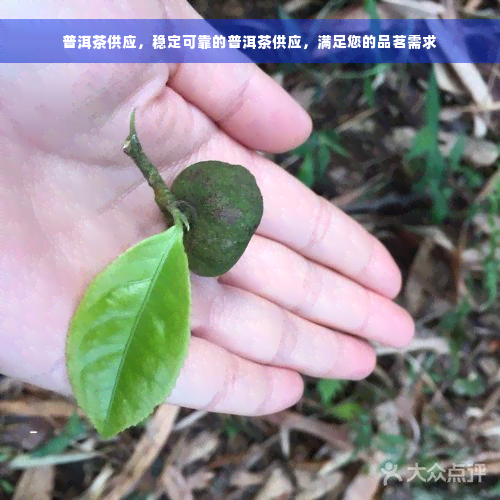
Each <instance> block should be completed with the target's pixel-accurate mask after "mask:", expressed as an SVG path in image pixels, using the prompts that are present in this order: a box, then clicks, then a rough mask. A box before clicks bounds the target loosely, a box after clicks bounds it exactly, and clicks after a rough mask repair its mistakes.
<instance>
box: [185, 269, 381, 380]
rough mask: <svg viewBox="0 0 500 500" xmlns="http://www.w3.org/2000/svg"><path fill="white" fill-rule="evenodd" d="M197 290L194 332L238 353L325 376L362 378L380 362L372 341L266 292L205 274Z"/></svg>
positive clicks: (195, 285)
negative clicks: (296, 310) (300, 312)
mask: <svg viewBox="0 0 500 500" xmlns="http://www.w3.org/2000/svg"><path fill="white" fill-rule="evenodd" d="M193 290H195V291H196V292H195V293H193V314H192V318H193V322H192V332H193V335H195V336H196V337H199V338H203V339H205V340H208V341H209V342H211V343H214V344H217V345H220V346H221V347H224V348H225V349H227V350H228V351H230V352H232V353H234V354H236V355H240V356H242V357H243V356H244V357H245V358H247V359H249V360H251V361H255V362H257V363H264V364H268V365H277V366H282V367H287V368H291V369H294V370H297V371H299V372H301V373H304V374H306V375H310V376H315V377H326V378H347V379H360V378H364V377H366V376H368V375H369V374H370V373H371V371H372V370H373V368H374V366H375V352H374V350H373V348H372V347H371V346H370V345H369V344H368V343H366V342H364V341H362V340H360V339H357V338H355V337H352V336H349V335H345V334H341V333H338V332H335V331H332V330H329V329H327V328H325V327H323V326H320V325H316V324H314V323H311V322H309V321H307V320H305V319H303V318H301V317H299V316H296V315H295V314H292V313H290V312H289V311H286V310H285V309H282V308H281V307H279V306H277V305H276V304H273V303H272V302H269V301H268V300H266V299H263V298H262V297H258V296H257V295H254V294H252V293H249V292H246V291H244V290H241V289H238V288H234V287H230V286H226V285H221V284H220V283H217V282H216V281H214V280H211V279H207V278H200V277H193Z"/></svg>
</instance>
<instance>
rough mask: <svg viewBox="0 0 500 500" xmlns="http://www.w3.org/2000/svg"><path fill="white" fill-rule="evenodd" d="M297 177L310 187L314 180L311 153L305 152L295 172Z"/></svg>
mask: <svg viewBox="0 0 500 500" xmlns="http://www.w3.org/2000/svg"><path fill="white" fill-rule="evenodd" d="M297 178H298V179H299V180H300V181H302V182H303V183H304V184H305V185H306V186H307V187H312V186H313V184H314V181H315V178H314V158H313V155H312V153H308V154H306V156H305V158H304V161H303V162H302V165H301V166H300V167H299V171H298V172H297Z"/></svg>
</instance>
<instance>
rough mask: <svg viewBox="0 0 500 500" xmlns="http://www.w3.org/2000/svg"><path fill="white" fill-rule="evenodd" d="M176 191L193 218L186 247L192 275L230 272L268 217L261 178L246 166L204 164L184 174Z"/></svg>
mask: <svg viewBox="0 0 500 500" xmlns="http://www.w3.org/2000/svg"><path fill="white" fill-rule="evenodd" d="M171 191H172V194H173V195H174V196H175V198H176V199H177V200H178V201H179V203H178V207H179V209H180V210H181V211H182V212H183V213H184V214H185V215H186V216H187V218H188V220H189V224H190V229H189V231H187V232H185V234H184V247H185V249H186V253H187V256H188V261H189V268H190V269H191V271H192V272H193V273H195V274H198V275H200V276H220V275H221V274H224V273H226V272H227V271H229V269H231V268H232V267H233V266H234V265H235V264H236V262H237V261H238V260H239V258H240V257H241V256H242V254H243V252H244V251H245V249H246V247H247V245H248V243H249V241H250V238H251V237H252V235H253V234H254V233H255V230H256V229H257V227H258V225H259V224H260V220H261V218H262V212H263V201H262V195H261V193H260V190H259V187H258V186H257V183H256V182H255V177H254V176H253V175H252V174H251V173H250V172H249V171H248V170H247V169H246V168H245V167H243V166H241V165H230V164H229V163H224V162H220V161H202V162H199V163H195V164H193V165H190V166H189V167H188V168H186V169H185V170H183V171H182V172H181V173H180V174H179V176H178V177H177V178H176V179H175V180H174V183H173V184H172V189H171Z"/></svg>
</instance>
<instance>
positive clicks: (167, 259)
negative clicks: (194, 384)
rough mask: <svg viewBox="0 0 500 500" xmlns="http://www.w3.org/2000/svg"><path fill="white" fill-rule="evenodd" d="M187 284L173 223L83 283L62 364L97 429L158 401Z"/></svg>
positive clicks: (176, 364) (185, 327) (167, 381)
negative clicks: (83, 291) (85, 287)
mask: <svg viewBox="0 0 500 500" xmlns="http://www.w3.org/2000/svg"><path fill="white" fill-rule="evenodd" d="M190 310H191V290H190V282H189V270H188V260H187V255H186V252H185V250H184V246H183V230H182V227H181V225H180V224H178V225H177V224H176V225H175V226H172V227H171V228H169V229H168V230H167V231H165V232H163V233H160V234H157V235H155V236H152V237H150V238H148V239H146V240H144V241H142V242H140V243H138V244H137V245H135V246H134V247H132V248H130V249H129V250H127V251H126V252H125V253H123V254H122V255H121V256H119V257H118V258H117V259H116V260H115V261H113V262H112V263H111V264H110V265H109V266H108V267H107V268H106V269H105V270H104V271H102V272H101V273H100V274H99V275H98V276H97V277H96V278H95V279H94V280H93V281H92V283H91V284H90V285H89V287H88V288H87V291H86V293H85V295H84V297H83V299H82V301H81V303H80V305H79V307H78V309H77V311H76V313H75V315H74V316H73V318H72V320H71V324H70V328H69V333H68V339H67V345H66V364H67V371H68V375H69V379H70V382H71V385H72V388H73V392H74V395H75V397H76V399H77V402H78V404H79V406H80V407H81V408H82V410H83V411H84V412H85V413H86V414H87V416H88V417H89V418H90V420H91V421H92V423H93V424H94V425H95V427H96V429H97V430H98V431H99V433H100V434H101V435H102V436H103V437H109V436H113V435H115V434H117V433H118V432H120V431H122V430H123V429H125V428H127V427H130V426H132V425H135V424H137V423H138V422H140V421H142V420H143V419H144V418H146V417H147V416H148V415H149V414H151V412H152V411H153V410H154V408H155V407H156V406H157V405H158V404H160V403H163V402H164V401H165V399H166V398H167V396H168V395H169V394H170V392H171V391H172V389H173V387H174V384H175V381H176V379H177V377H178V375H179V372H180V370H181V368H182V364H183V362H184V360H185V357H186V355H187V350H188V345H189V337H190V325H189V316H190Z"/></svg>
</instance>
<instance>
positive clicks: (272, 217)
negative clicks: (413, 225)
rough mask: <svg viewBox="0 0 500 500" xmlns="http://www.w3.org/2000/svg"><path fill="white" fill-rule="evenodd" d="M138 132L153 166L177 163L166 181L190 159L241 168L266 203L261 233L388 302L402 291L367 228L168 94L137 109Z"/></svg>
mask: <svg viewBox="0 0 500 500" xmlns="http://www.w3.org/2000/svg"><path fill="white" fill-rule="evenodd" d="M138 133H139V136H140V137H143V139H141V142H143V146H144V149H145V152H146V154H147V155H148V156H149V157H150V158H151V160H152V161H153V162H154V163H156V164H157V165H160V166H161V165H166V164H172V163H177V166H176V167H175V168H172V169H170V170H169V171H168V172H167V171H166V172H165V177H169V178H170V181H172V180H173V178H174V177H175V175H177V174H178V172H179V170H180V169H181V168H182V164H185V163H186V162H188V161H189V163H193V162H195V161H203V160H212V159H214V158H217V159H218V160H220V161H225V162H228V163H233V164H240V165H243V166H245V167H246V168H247V169H248V170H250V171H251V172H252V174H253V175H254V176H255V178H256V180H257V184H258V185H259V188H260V190H261V192H262V196H263V199H264V213H263V216H262V221H261V224H260V226H259V228H258V230H257V231H258V233H259V234H261V235H262V236H266V237H268V238H271V239H274V240H276V241H279V242H281V243H283V244H284V245H286V246H288V247H289V248H291V249H293V250H295V251H296V252H298V253H300V254H302V255H304V257H307V258H308V259H310V260H313V261H315V262H318V263H320V264H323V265H325V266H327V267H330V268H332V269H335V270H337V271H338V272H340V273H342V274H344V275H345V276H347V277H350V278H352V279H354V280H356V281H358V282H359V283H361V284H362V285H364V286H366V287H368V288H370V289H372V290H374V291H377V292H379V293H381V294H383V295H386V296H388V297H391V298H392V297H395V296H396V295H397V294H398V293H399V290H400V289H401V274H400V272H399V269H398V267H397V266H396V264H395V262H394V260H393V259H392V257H391V255H390V254H389V252H388V251H387V250H386V248H385V247H384V246H383V245H382V244H381V243H380V242H379V241H378V240H377V239H376V238H374V237H373V236H372V235H370V233H368V231H366V229H364V228H363V227H362V226H361V225H359V224H358V223H356V222H355V221H354V220H353V219H351V218H350V217H348V216H347V215H346V214H345V213H344V212H342V211H341V210H340V209H338V208H337V207H335V206H334V205H333V204H332V203H330V202H328V201H326V200H325V199H324V198H321V197H319V196H317V195H316V194H315V193H313V192H312V191H311V190H309V189H308V188H307V187H306V186H305V185H304V184H302V183H301V182H300V181H298V180H297V179H296V178H294V177H293V176H291V175H290V174H288V173H287V172H286V171H285V170H284V169H282V168H281V167H278V166H277V165H276V164H274V163H273V162H271V161H270V160H268V159H266V158H263V157H261V156H259V155H257V154H256V153H255V152H251V151H248V150H247V149H246V148H243V147H241V145H239V144H238V143H236V142H235V141H234V140H232V139H231V138H230V137H227V136H226V135H225V134H223V133H221V132H220V131H217V130H214V125H213V123H211V122H210V120H209V119H208V118H207V117H206V116H205V115H204V113H202V112H201V111H200V110H199V109H198V108H196V107H194V106H191V105H190V104H189V103H187V102H186V101H185V100H184V99H183V98H182V97H180V96H179V95H177V94H176V93H175V92H174V91H173V90H172V89H168V88H167V89H166V92H165V93H164V94H163V95H161V96H159V97H158V98H157V99H155V101H153V102H151V103H149V104H148V105H147V106H145V107H144V108H142V109H141V112H140V113H139V115H138ZM194 151H197V153H196V154H195V153H194ZM167 182H168V179H167Z"/></svg>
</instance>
